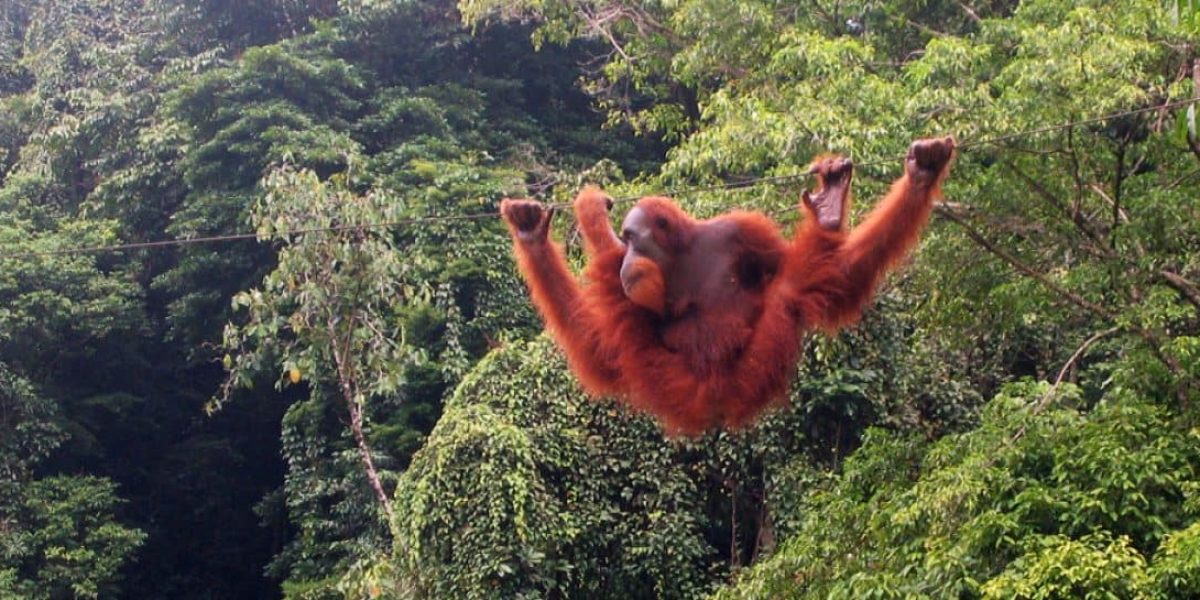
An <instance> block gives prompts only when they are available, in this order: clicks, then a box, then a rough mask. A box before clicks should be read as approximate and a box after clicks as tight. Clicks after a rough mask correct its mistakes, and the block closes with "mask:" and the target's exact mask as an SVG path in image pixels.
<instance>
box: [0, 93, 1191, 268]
mask: <svg viewBox="0 0 1200 600" xmlns="http://www.w3.org/2000/svg"><path fill="white" fill-rule="evenodd" d="M1198 102H1200V98H1189V99H1186V100H1177V101H1174V102H1167V103H1164V104H1156V105H1154V106H1146V107H1143V108H1135V109H1132V110H1125V111H1121V112H1116V113H1109V114H1106V115H1101V116H1098V117H1091V118H1087V119H1081V120H1079V121H1071V122H1068V123H1061V124H1058V125H1049V126H1046V127H1038V128H1036V129H1027V130H1023V131H1017V132H1013V133H1007V134H1003V135H998V136H994V137H990V138H983V139H980V140H975V141H970V142H962V143H959V144H958V150H959V151H961V152H967V151H970V150H972V149H975V148H979V147H981V146H996V145H999V144H1001V143H1003V142H1007V141H1011V140H1015V139H1020V138H1024V137H1031V136H1034V135H1038V134H1042V133H1049V132H1052V131H1060V130H1064V129H1071V128H1074V127H1080V126H1083V125H1092V124H1096V123H1103V122H1105V121H1111V120H1113V119H1119V118H1122V117H1129V116H1133V115H1139V114H1144V113H1149V112H1159V111H1164V110H1170V109H1173V108H1179V107H1183V106H1189V105H1192V104H1196V103H1198ZM895 160H896V159H895V158H893V159H890V160H876V161H871V162H866V163H855V166H856V167H869V166H879V165H884V164H892V163H893V162H894V161H895ZM900 160H903V157H900ZM810 176H811V175H810V174H809V173H796V174H792V175H775V176H767V177H755V178H751V179H746V180H742V181H731V182H727V183H718V184H713V185H704V186H696V187H687V188H676V189H674V190H669V191H668V192H667V193H668V194H669V195H671V196H673V197H676V198H677V197H679V196H683V195H687V194H696V193H702V192H712V191H721V190H732V189H742V188H750V187H755V186H759V185H764V184H777V183H785V182H790V181H796V180H801V179H806V178H808V177H810ZM638 198H639V197H638V196H622V197H620V198H614V199H613V202H614V203H625V202H631V201H634V200H637V199H638ZM548 206H549V207H551V208H556V209H557V208H566V207H569V206H570V203H556V204H549V205H548ZM499 216H500V213H499V212H495V211H493V212H486V213H478V214H472V215H443V216H429V217H412V218H408V219H400V220H397V221H387V222H382V223H368V224H361V225H337V226H331V227H312V228H304V229H293V230H288V231H281V232H276V234H275V235H279V236H291V235H303V234H306V233H322V232H333V231H347V230H354V229H358V230H370V229H383V228H392V227H402V226H407V225H417V224H421V223H436V222H447V221H475V220H480V219H494V218H496V217H499ZM259 238H260V235H259V234H257V233H232V234H227V235H212V236H202V237H185V238H171V239H164V240H155V241H149V242H131V243H128V244H116V245H111V246H84V247H77V248H60V249H56V250H35V251H28V252H9V253H0V260H8V259H22V258H35V257H40V256H63V255H72V254H102V253H107V252H125V251H129V250H142V249H148V248H163V247H170V246H194V245H201V244H218V243H224V242H232V241H239V240H252V239H259Z"/></svg>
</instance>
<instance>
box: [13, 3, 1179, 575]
mask: <svg viewBox="0 0 1200 600" xmlns="http://www.w3.org/2000/svg"><path fill="white" fill-rule="evenodd" d="M1198 47H1200V12H1198V11H1197V9H1196V8H1195V7H1194V6H1193V3H1190V2H1183V1H1182V0H1177V1H1176V0H1121V1H1117V2H1099V1H1087V2H1078V1H1071V0H1024V1H1018V0H946V1H940V0H929V1H923V2H915V3H914V2H901V1H895V0H885V1H878V0H871V1H865V0H864V1H855V0H851V1H846V0H816V1H814V2H808V3H782V2H773V1H770V0H725V1H721V2H718V1H715V0H683V1H680V2H628V1H626V0H582V1H572V2H559V1H558V0H540V1H537V2H531V1H526V0H519V1H516V2H512V1H503V2H501V1H498V0H460V1H459V2H457V3H454V2H449V1H448V0H428V1H424V0H422V1H407V2H398V1H394V0H342V1H333V0H320V1H310V2H297V1H294V0H253V1H247V2H229V1H227V0H200V1H187V2H184V1H182V0H166V1H159V2H150V1H145V0H134V1H130V0H120V1H118V0H9V1H6V2H2V3H0V598H10V597H11V598H70V597H85V598H109V597H129V598H143V597H178V598H191V597H198V598H230V597H247V598H259V597H261V598H270V597H279V596H280V595H281V594H282V595H283V596H285V597H288V598H338V597H351V598H359V597H368V598H374V597H413V598H441V597H455V598H459V597H461V598H494V597H513V598H543V597H547V598H566V597H571V598H575V597H579V598H593V597H596V598H604V597H612V598H659V597H662V598H697V597H706V596H707V597H715V598H731V599H732V598H762V597H805V598H807V597H812V598H892V597H896V598H899V597H905V598H909V597H928V598H943V597H962V598H1081V597H1083V598H1089V597H1093V598H1106V597H1117V598H1189V597H1194V596H1196V595H1200V450H1198V449H1200V439H1198V437H1200V430H1198V429H1197V426H1198V424H1200V419H1198V418H1197V413H1196V410H1197V403H1198V402H1200V380H1198V378H1200V259H1198V258H1197V257H1198V256H1200V230H1198V229H1197V228H1196V226H1195V223H1197V222H1200V211H1198V209H1197V206H1196V203H1195V201H1194V199H1195V198H1196V197H1197V195H1198V194H1200V178H1197V177H1196V174H1197V173H1198V172H1200V135H1198V134H1197V131H1198V130H1200V127H1198V126H1197V117H1196V113H1197V110H1196V109H1195V108H1190V107H1187V106H1178V105H1174V104H1172V102H1175V101H1179V100H1183V99H1188V98H1192V97H1194V96H1195V95H1196V90H1197V89H1200V67H1198V66H1197V65H1198V64H1200V63H1198V61H1200V51H1198V50H1197V48H1198ZM1127 111H1136V112H1127ZM1114 113H1126V114H1123V115H1121V116H1119V117H1113V118H1104V119H1097V118H1096V117H1098V116H1101V115H1106V114H1114ZM1068 122H1078V123H1079V124H1078V125H1075V126H1070V127H1058V126H1057V125H1059V124H1063V123H1068ZM1023 132H1024V133H1023ZM1030 132H1034V133H1030ZM944 133H953V134H955V135H957V136H959V139H960V140H961V141H964V142H966V145H965V148H964V152H962V153H961V155H960V156H959V157H958V159H957V163H956V164H955V166H954V169H953V173H952V176H951V178H950V180H949V182H948V184H947V186H946V199H945V202H943V203H942V204H941V205H940V206H939V207H938V211H937V215H938V217H937V218H935V222H934V223H933V224H932V225H931V227H930V229H929V231H928V232H927V234H926V236H925V240H926V241H925V243H924V244H923V246H922V249H921V251H920V252H919V253H918V254H917V256H916V257H915V258H914V260H913V261H912V263H911V264H910V265H908V266H907V267H906V268H904V269H903V270H902V271H901V273H900V274H899V275H898V276H896V277H893V278H892V279H891V280H889V282H888V283H886V284H885V286H884V289H883V290H881V293H880V296H879V298H878V300H877V301H876V303H875V304H874V306H873V308H872V310H871V312H870V313H869V315H868V316H867V318H866V319H865V321H864V322H863V323H862V324H860V325H859V326H857V327H855V328H853V329H852V330H850V331H847V332H844V333H842V334H840V335H838V336H834V337H827V336H821V335H813V336H810V339H809V340H808V341H807V345H806V350H805V355H804V357H803V360H802V361H801V363H800V364H798V365H797V369H798V370H799V373H798V377H797V378H796V379H797V383H796V385H795V386H794V387H793V389H792V391H791V395H790V400H791V401H790V403H789V405H788V406H787V407H785V408H782V409H780V410H778V411H776V412H774V413H772V414H771V415H769V416H768V417H767V418H766V419H764V420H763V421H762V422H761V423H759V424H758V425H756V426H755V427H753V428H751V429H749V430H746V431H739V432H714V433H712V434H709V435H707V436H704V437H701V438H698V439H691V440H673V439H666V438H664V437H663V436H662V434H661V432H660V430H659V429H658V428H657V427H656V426H655V425H654V423H653V422H651V421H650V420H648V419H646V418H644V417H642V416H638V415H632V414H630V413H628V412H627V411H625V410H624V409H623V408H622V407H621V406H619V405H618V404H615V403H612V402H608V401H603V402H595V401H591V400H588V399H586V398H584V397H583V396H582V394H581V393H580V392H579V391H578V389H577V386H576V384H575V383H574V381H573V380H572V378H571V377H570V375H569V372H568V371H567V370H566V368H565V365H564V363H563V361H562V359H561V356H560V355H559V353H558V352H557V351H556V350H555V349H554V347H553V345H552V344H550V343H549V342H548V341H547V340H545V339H543V338H540V337H538V333H539V324H538V322H537V319H536V317H535V316H534V314H533V312H532V310H531V309H530V306H529V303H528V301H527V298H526V296H525V290H524V288H523V286H522V285H521V283H520V281H519V279H518V278H517V277H516V275H515V273H514V269H513V266H512V260H511V257H510V254H509V252H510V242H509V241H508V239H507V237H506V235H505V232H504V231H503V228H502V227H501V226H500V223H499V221H498V219H497V218H496V216H495V211H496V205H497V202H498V200H499V199H501V198H502V197H505V196H506V195H529V196H535V197H539V198H543V199H547V200H553V201H562V200H567V199H569V198H570V196H571V194H572V193H573V192H574V190H575V189H577V188H578V186H579V185H581V184H582V183H583V182H597V183H601V184H603V185H605V186H607V187H608V189H609V190H610V191H612V192H613V193H614V194H615V195H618V196H637V195H641V194H647V193H659V192H662V191H663V190H681V192H680V193H679V194H678V195H679V197H680V200H681V202H682V203H683V204H684V206H685V207H686V208H687V209H688V210H690V211H692V212H694V213H695V214H697V215H700V216H705V215H711V214H716V213H719V212H721V211H724V210H728V209H729V208H733V207H751V208H756V209H760V210H765V211H768V212H770V213H771V214H772V215H773V216H775V217H777V218H779V219H780V220H781V221H782V222H784V223H785V224H790V223H791V222H794V220H795V219H796V218H797V214H796V211H795V209H794V205H795V201H796V195H797V193H798V191H799V186H800V185H804V182H803V181H801V180H800V178H799V177H795V178H792V179H778V180H772V181H773V182H775V183H762V184H759V185H748V186H741V187H737V186H729V187H723V186H722V185H721V184H734V183H739V182H747V181H751V180H753V179H754V178H757V177H776V176H799V175H800V174H802V173H803V171H804V169H805V168H806V165H807V163H808V161H809V160H810V158H811V157H812V156H813V155H814V154H817V153H820V152H828V151H834V152H843V153H848V154H851V155H852V156H853V157H854V158H855V160H856V162H857V165H858V167H857V169H858V171H857V172H858V174H859V176H858V177H857V179H856V182H855V185H856V187H857V198H858V199H859V205H860V208H859V211H860V212H861V210H862V207H866V206H869V205H870V203H871V200H873V199H874V198H875V197H877V195H878V194H879V193H881V192H882V189H883V185H885V182H887V181H890V180H892V179H893V178H894V177H895V176H896V173H898V172H899V168H900V163H901V156H902V153H903V151H904V148H905V147H906V146H907V144H908V143H909V142H910V141H911V140H912V139H913V138H916V137H920V136H924V135H933V134H939V135H940V134H944ZM1014 133H1015V134H1016V135H1009V134H1014ZM779 181H786V182H787V183H785V184H778V183H777V182H779ZM569 221H570V219H559V220H558V224H557V225H556V232H555V235H556V236H557V237H559V239H563V240H566V241H567V248H568V252H569V254H570V256H572V257H573V258H579V254H580V250H579V248H578V243H577V240H576V238H575V236H574V234H573V232H572V229H571V224H570V222H569ZM209 236H217V237H221V236H232V237H229V238H222V239H217V240H206V239H205V238H208V237H209ZM163 239H187V240H190V241H188V242H187V243H179V244H169V245H157V244H149V245H139V244H142V243H145V242H152V241H156V240H163ZM125 244H132V245H130V246H124V247H121V248H117V249H109V250H87V251H82V252H80V251H77V250H79V249H88V248H94V247H102V246H121V245H125Z"/></svg>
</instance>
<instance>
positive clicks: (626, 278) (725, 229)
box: [621, 205, 774, 318]
mask: <svg viewBox="0 0 1200 600" xmlns="http://www.w3.org/2000/svg"><path fill="white" fill-rule="evenodd" d="M661 210H662V209H661V208H660V207H658V206H654V205H649V206H645V207H644V206H640V205H639V206H637V207H634V208H633V209H632V210H630V211H629V213H628V214H627V215H626V216H625V221H624V223H623V224H622V226H621V238H622V240H623V241H624V242H625V244H626V252H625V259H624V262H623V263H622V266H621V283H622V285H623V287H624V288H625V292H626V295H628V296H630V297H632V296H633V294H632V293H631V289H632V288H634V287H635V286H636V285H637V284H638V282H639V279H640V277H638V276H637V275H638V273H637V272H636V271H635V270H634V269H632V268H630V267H631V265H632V263H633V262H634V261H635V260H636V259H638V258H648V259H650V260H652V261H654V263H655V264H657V265H658V267H659V269H661V271H662V274H663V278H664V279H665V280H666V303H665V316H667V317H674V318H678V317H682V316H684V315H686V314H688V313H689V312H691V311H693V310H699V311H704V310H707V309H708V308H712V307H724V308H725V310H726V311H728V310H729V309H730V308H745V309H746V310H747V311H749V312H754V311H756V310H757V307H756V306H754V305H753V303H748V302H747V297H746V294H745V293H744V292H745V290H747V289H751V288H753V289H758V288H759V287H761V285H762V284H763V283H764V282H765V280H766V279H767V278H768V277H769V276H770V275H771V271H773V270H774V265H761V264H756V263H755V262H752V261H749V260H747V258H746V257H745V256H743V255H742V254H741V253H740V252H739V247H738V244H737V225H736V224H735V223H733V222H731V221H724V220H720V219H717V220H714V221H705V222H695V221H691V220H686V221H685V220H683V219H679V218H678V217H676V216H675V215H670V216H669V217H668V216H667V215H664V214H661ZM683 227H686V229H687V230H686V231H679V230H677V229H678V228H683ZM673 228H674V229H673Z"/></svg>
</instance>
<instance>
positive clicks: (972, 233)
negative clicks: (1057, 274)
mask: <svg viewBox="0 0 1200 600" xmlns="http://www.w3.org/2000/svg"><path fill="white" fill-rule="evenodd" d="M937 214H939V215H941V216H943V217H946V218H947V219H950V220H951V221H953V222H954V223H956V224H957V225H958V226H959V227H962V229H963V231H965V232H966V234H967V236H968V237H970V238H971V240H973V241H974V242H975V243H976V244H978V245H980V246H981V247H983V249H985V250H987V251H988V252H991V253H992V254H994V255H995V256H996V257H997V258H999V259H1001V260H1003V261H1004V262H1006V263H1008V264H1009V266H1011V267H1013V268H1014V269H1016V270H1017V271H1020V272H1021V273H1024V274H1025V275H1028V276H1029V277H1032V278H1033V279H1035V280H1036V281H1037V282H1038V283H1041V284H1042V285H1043V286H1045V287H1046V288H1048V289H1050V290H1051V291H1053V292H1054V293H1055V294H1058V295H1059V296H1060V297H1062V298H1063V299H1064V300H1067V301H1068V302H1070V303H1071V304H1074V305H1076V306H1078V307H1080V308H1083V309H1084V310H1087V311H1088V312H1091V313H1093V314H1095V315H1097V316H1100V317H1103V318H1105V319H1108V320H1110V321H1113V320H1116V317H1117V315H1116V313H1114V312H1113V311H1111V310H1109V309H1107V308H1105V307H1103V306H1100V305H1099V304H1096V303H1095V302H1092V301H1090V300H1088V299H1087V298H1084V297H1083V296H1080V295H1079V294H1076V293H1075V292H1072V291H1070V290H1068V289H1066V288H1064V287H1062V286H1061V285H1059V284H1057V283H1055V282H1053V281H1051V280H1050V278H1048V277H1046V276H1045V275H1044V274H1042V273H1040V272H1038V271H1037V270H1036V269H1034V268H1033V267H1031V266H1029V265H1027V264H1025V263H1023V262H1021V261H1020V260H1018V259H1017V257H1015V256H1013V255H1012V254H1009V253H1008V252H1005V251H1004V250H1001V249H1000V248H999V247H997V246H996V245H995V244H993V243H992V242H991V241H990V240H988V239H987V238H985V237H984V236H983V234H981V233H979V231H978V230H977V229H975V228H974V227H973V226H971V224H970V223H968V222H967V221H966V220H965V219H963V218H962V217H960V216H959V215H956V214H954V212H953V211H950V210H946V209H943V208H941V207H940V206H939V207H937Z"/></svg>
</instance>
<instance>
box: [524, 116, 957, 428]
mask: <svg viewBox="0 0 1200 600" xmlns="http://www.w3.org/2000/svg"><path fill="white" fill-rule="evenodd" d="M923 143H924V144H926V145H925V146H924V147H923V148H924V149H923V150H921V154H919V156H921V157H924V158H921V159H919V160H925V161H926V162H927V163H930V161H932V162H931V163H930V164H932V165H933V166H934V167H935V168H938V169H939V170H938V171H937V173H936V174H935V176H932V178H930V177H917V178H914V177H912V176H910V175H905V176H904V177H902V178H901V179H900V180H898V181H897V182H896V183H895V184H894V185H893V186H892V188H891V190H890V191H889V192H888V194H887V195H886V196H885V197H884V199H883V200H882V201H881V202H880V203H879V205H878V207H876V209H875V210H874V211H872V212H871V214H870V215H868V216H867V218H866V220H865V221H864V222H863V224H862V225H860V226H859V227H857V228H855V229H853V230H851V231H847V228H846V227H845V224H844V220H843V222H842V226H841V227H840V228H839V229H836V230H830V229H824V228H822V227H820V226H819V225H818V224H817V223H816V219H815V218H814V214H813V211H812V209H811V208H810V207H807V206H802V209H803V210H804V211H805V212H806V215H807V217H808V218H806V219H805V221H804V222H803V223H802V224H801V225H800V226H799V227H798V228H797V231H796V233H795V235H794V236H793V238H792V239H791V240H788V239H786V238H784V237H783V236H782V235H781V234H780V232H779V229H778V226H777V225H776V224H775V223H774V221H772V220H771V219H770V218H768V217H766V216H764V215H761V214H758V213H749V212H734V213H730V214H727V215H723V216H720V217H717V218H715V219H710V220H707V221H697V220H695V219H693V218H691V217H690V216H688V215H687V214H686V213H684V212H683V211H681V210H679V208H678V206H676V205H675V204H674V203H673V202H671V201H670V200H669V199H666V198H647V199H643V200H642V202H640V203H639V207H640V208H642V209H644V210H646V211H650V213H651V214H653V215H655V216H656V217H658V218H665V219H667V220H668V221H669V224H670V227H669V231H670V232H671V233H670V235H671V236H672V241H670V242H669V243H667V244H666V247H669V248H675V247H679V246H677V244H686V243H690V241H691V240H693V239H694V238H697V237H698V236H699V235H700V234H699V232H700V231H702V230H708V231H711V230H713V228H714V227H715V228H720V229H721V230H722V231H733V232H735V234H734V235H733V238H732V239H733V241H732V242H728V243H730V244H732V245H733V247H734V248H735V253H736V254H737V256H736V257H734V261H733V263H732V264H734V265H737V266H738V268H739V269H740V268H741V267H742V261H743V258H746V260H747V261H748V262H747V264H748V265H750V267H749V270H747V271H746V272H747V273H749V275H747V277H752V278H753V277H760V276H761V277H760V278H759V279H754V280H753V281H752V282H751V283H746V282H738V281H736V279H735V280H734V281H732V282H731V283H730V285H728V286H726V287H722V288H720V289H719V290H718V293H719V294H720V297H718V298H709V297H698V298H694V297H687V298H686V299H687V300H688V302H690V304H687V306H688V307H690V308H689V309H688V310H676V312H671V309H669V308H668V309H667V311H666V312H665V313H664V311H663V310H655V307H658V306H662V305H663V304H664V303H666V301H667V300H666V295H667V294H668V292H667V290H666V288H665V286H664V283H663V277H664V274H663V273H662V272H661V271H660V270H659V269H658V268H657V266H656V265H655V264H654V263H653V262H650V261H647V262H649V263H650V265H649V266H650V268H653V269H654V273H655V274H656V275H657V277H658V279H657V280H656V282H652V285H647V286H646V287H645V288H644V291H643V289H642V282H641V281H639V282H638V286H637V289H635V295H636V296H637V298H635V299H630V298H629V297H627V295H626V293H625V290H624V288H623V287H622V284H621V279H620V276H619V273H620V270H621V264H622V260H623V258H624V255H625V247H624V245H623V244H622V242H621V241H620V239H618V238H616V236H615V235H614V234H613V232H612V229H611V224H610V223H609V220H608V214H607V205H608V202H609V200H608V197H607V196H605V195H604V194H603V192H601V191H600V190H599V189H597V188H593V187H588V188H585V189H584V190H583V191H582V192H580V194H579V197H578V198H577V199H576V202H575V211H576V215H577V218H578V220H579V227H580V231H581V232H582V233H583V236H584V239H585V243H586V247H587V252H588V256H589V258H590V261H589V264H588V266H587V268H586V270H585V273H584V275H585V277H586V279H587V281H588V284H587V285H586V286H580V285H579V283H578V282H577V281H576V280H575V279H574V277H572V276H571V274H570V273H569V271H568V269H567V266H566V261H565V259H564V258H563V255H562V252H561V250H560V249H558V248H557V247H555V246H554V245H552V244H550V243H549V242H548V241H543V242H540V243H532V242H527V241H522V240H520V239H517V240H516V242H515V245H514V249H515V252H516V255H517V258H518V264H519V266H520V269H521V272H522V274H523V275H524V276H525V278H526V280H527V282H528V283H529V286H530V291H531V295H532V298H533V301H534V304H535V305H536V306H537V308H538V310H539V311H540V312H541V314H542V315H543V317H544V318H545V320H546V324H547V327H548V328H549V329H550V331H551V332H552V333H553V334H554V337H555V339H556V340H557V341H558V342H559V344H560V345H561V346H562V348H563V349H564V351H565V353H566V355H567V359H568V361H569V364H570V366H571V369H572V370H573V371H574V372H575V373H576V375H577V376H578V377H579V380H580V382H581V383H582V385H583V387H584V389H585V390H587V391H588V392H589V393H590V394H593V395H615V396H617V397H618V398H621V399H622V400H624V401H625V402H627V403H628V404H629V405H630V406H632V407H633V408H635V409H637V410H641V411H645V412H648V413H651V414H653V415H655V416H656V417H658V418H659V420H660V421H661V422H662V424H663V426H664V428H665V429H666V430H667V432H668V433H671V434H685V435H691V434H697V433H700V432H703V431H704V430H706V429H709V428H712V427H714V426H727V427H740V426H744V425H746V424H748V423H750V422H751V421H752V420H753V419H754V418H755V417H756V416H757V415H759V414H760V413H761V412H762V411H763V410H764V409H765V408H767V407H769V406H770V405H772V404H773V403H776V402H778V401H781V400H782V399H783V398H784V397H785V395H786V392H787V387H788V385H789V383H790V379H791V375H792V373H793V371H794V369H795V364H796V361H797V359H798V357H799V354H800V350H801V347H802V346H801V344H802V333H803V332H804V331H806V330H812V329H821V330H826V331H832V330H835V329H836V328H838V327H842V326H845V325H847V324H850V323H852V322H854V321H855V320H856V319H857V318H858V317H859V315H860V313H861V311H862V309H863V307H864V305H865V304H866V303H867V302H868V301H869V300H870V298H871V296H872V294H873V292H874V289H875V287H876V285H877V284H878V281H879V279H880V278H881V277H882V276H883V274H884V273H885V272H886V271H887V269H889V268H890V267H892V266H893V265H894V264H895V263H896V262H897V261H899V260H901V259H902V258H903V257H904V256H905V255H906V254H907V252H908V251H909V249H911V247H912V246H913V245H914V244H915V243H916V241H917V238H918V236H919V234H920V231H921V229H922V228H923V227H924V225H925V223H926V222H927V221H928V218H929V213H930V210H931V208H932V201H933V199H934V198H935V197H936V196H937V195H938V194H939V186H940V182H941V181H942V179H944V178H945V176H946V172H947V170H948V168H949V159H950V157H951V156H952V153H953V148H954V143H953V140H951V139H949V138H946V139H945V140H942V141H938V140H933V141H927V142H923ZM939 144H940V145H939ZM931 146H932V147H933V150H934V151H932V154H931V155H932V156H933V158H928V156H926V155H927V154H930V152H931V151H930V150H928V148H929V147H931ZM943 146H944V147H943ZM913 148H914V150H916V149H917V148H918V147H917V145H916V144H914V146H913ZM938 152H941V153H942V154H938ZM943 155H944V156H943ZM913 160H914V159H911V158H910V161H909V162H910V165H909V169H910V171H911V169H912V164H914V163H912V161H913ZM939 161H940V162H939ZM920 173H924V172H920ZM846 204H849V196H848V194H847V198H846ZM842 209H843V215H844V214H846V213H845V212H844V211H845V209H846V207H845V206H843V207H842ZM506 218H510V217H508V215H507V213H506ZM510 227H512V225H511V221H510ZM706 228H707V229H706ZM514 238H517V236H516V230H515V229H514ZM722 239H724V238H722ZM673 244H675V245H673ZM714 258H726V256H720V257H717V256H714ZM739 273H740V272H739ZM738 277H741V275H738ZM705 289H706V290H707V288H705ZM672 300H673V301H676V302H680V299H679V298H674V299H672ZM676 309H678V306H676Z"/></svg>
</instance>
